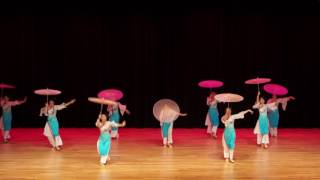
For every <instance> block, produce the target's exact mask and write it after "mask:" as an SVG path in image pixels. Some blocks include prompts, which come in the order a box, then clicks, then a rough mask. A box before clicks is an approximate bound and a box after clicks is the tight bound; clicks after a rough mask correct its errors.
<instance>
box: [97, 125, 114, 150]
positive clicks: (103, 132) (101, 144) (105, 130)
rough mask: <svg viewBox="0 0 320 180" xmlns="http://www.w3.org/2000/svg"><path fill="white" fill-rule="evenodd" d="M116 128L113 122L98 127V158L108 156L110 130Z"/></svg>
mask: <svg viewBox="0 0 320 180" xmlns="http://www.w3.org/2000/svg"><path fill="white" fill-rule="evenodd" d="M113 127H118V126H117V124H116V123H115V122H110V121H107V122H106V123H105V125H103V126H102V127H100V128H99V129H100V136H99V139H98V142H97V148H98V153H99V155H100V156H108V155H109V152H110V148H111V136H110V133H109V131H110V129H111V128H113Z"/></svg>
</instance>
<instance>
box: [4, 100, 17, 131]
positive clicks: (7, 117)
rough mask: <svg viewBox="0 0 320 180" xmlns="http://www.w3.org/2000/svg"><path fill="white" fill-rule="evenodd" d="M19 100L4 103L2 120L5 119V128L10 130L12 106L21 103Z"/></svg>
mask: <svg viewBox="0 0 320 180" xmlns="http://www.w3.org/2000/svg"><path fill="white" fill-rule="evenodd" d="M19 104H21V103H19V102H18V101H9V102H7V103H6V104H2V120H3V130H4V131H10V130H11V128H12V112H11V107H12V106H16V105H19Z"/></svg>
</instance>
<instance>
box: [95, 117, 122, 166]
mask: <svg viewBox="0 0 320 180" xmlns="http://www.w3.org/2000/svg"><path fill="white" fill-rule="evenodd" d="M125 125H126V121H123V122H122V123H121V124H118V123H115V122H114V121H108V120H107V116H106V115H105V114H100V115H99V117H98V119H97V121H96V126H97V127H98V128H99V129H100V137H99V139H98V142H97V149H98V153H99V155H100V163H101V165H106V164H107V161H109V160H110V157H109V152H110V146H111V140H110V133H109V131H110V129H111V128H112V127H117V128H118V127H124V126H125Z"/></svg>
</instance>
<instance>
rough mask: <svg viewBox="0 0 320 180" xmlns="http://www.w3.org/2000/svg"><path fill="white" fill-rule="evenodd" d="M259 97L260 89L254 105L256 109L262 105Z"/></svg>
mask: <svg viewBox="0 0 320 180" xmlns="http://www.w3.org/2000/svg"><path fill="white" fill-rule="evenodd" d="M259 99H260V91H258V93H257V97H256V102H255V104H254V105H253V106H252V108H254V109H259V105H260V102H259Z"/></svg>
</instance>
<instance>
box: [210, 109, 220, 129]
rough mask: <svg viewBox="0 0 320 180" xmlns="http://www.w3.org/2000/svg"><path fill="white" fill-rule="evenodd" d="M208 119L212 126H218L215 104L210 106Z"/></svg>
mask: <svg viewBox="0 0 320 180" xmlns="http://www.w3.org/2000/svg"><path fill="white" fill-rule="evenodd" d="M208 114H209V118H210V122H211V125H212V126H219V112H218V108H217V104H215V105H211V106H210V107H209V112H208Z"/></svg>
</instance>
